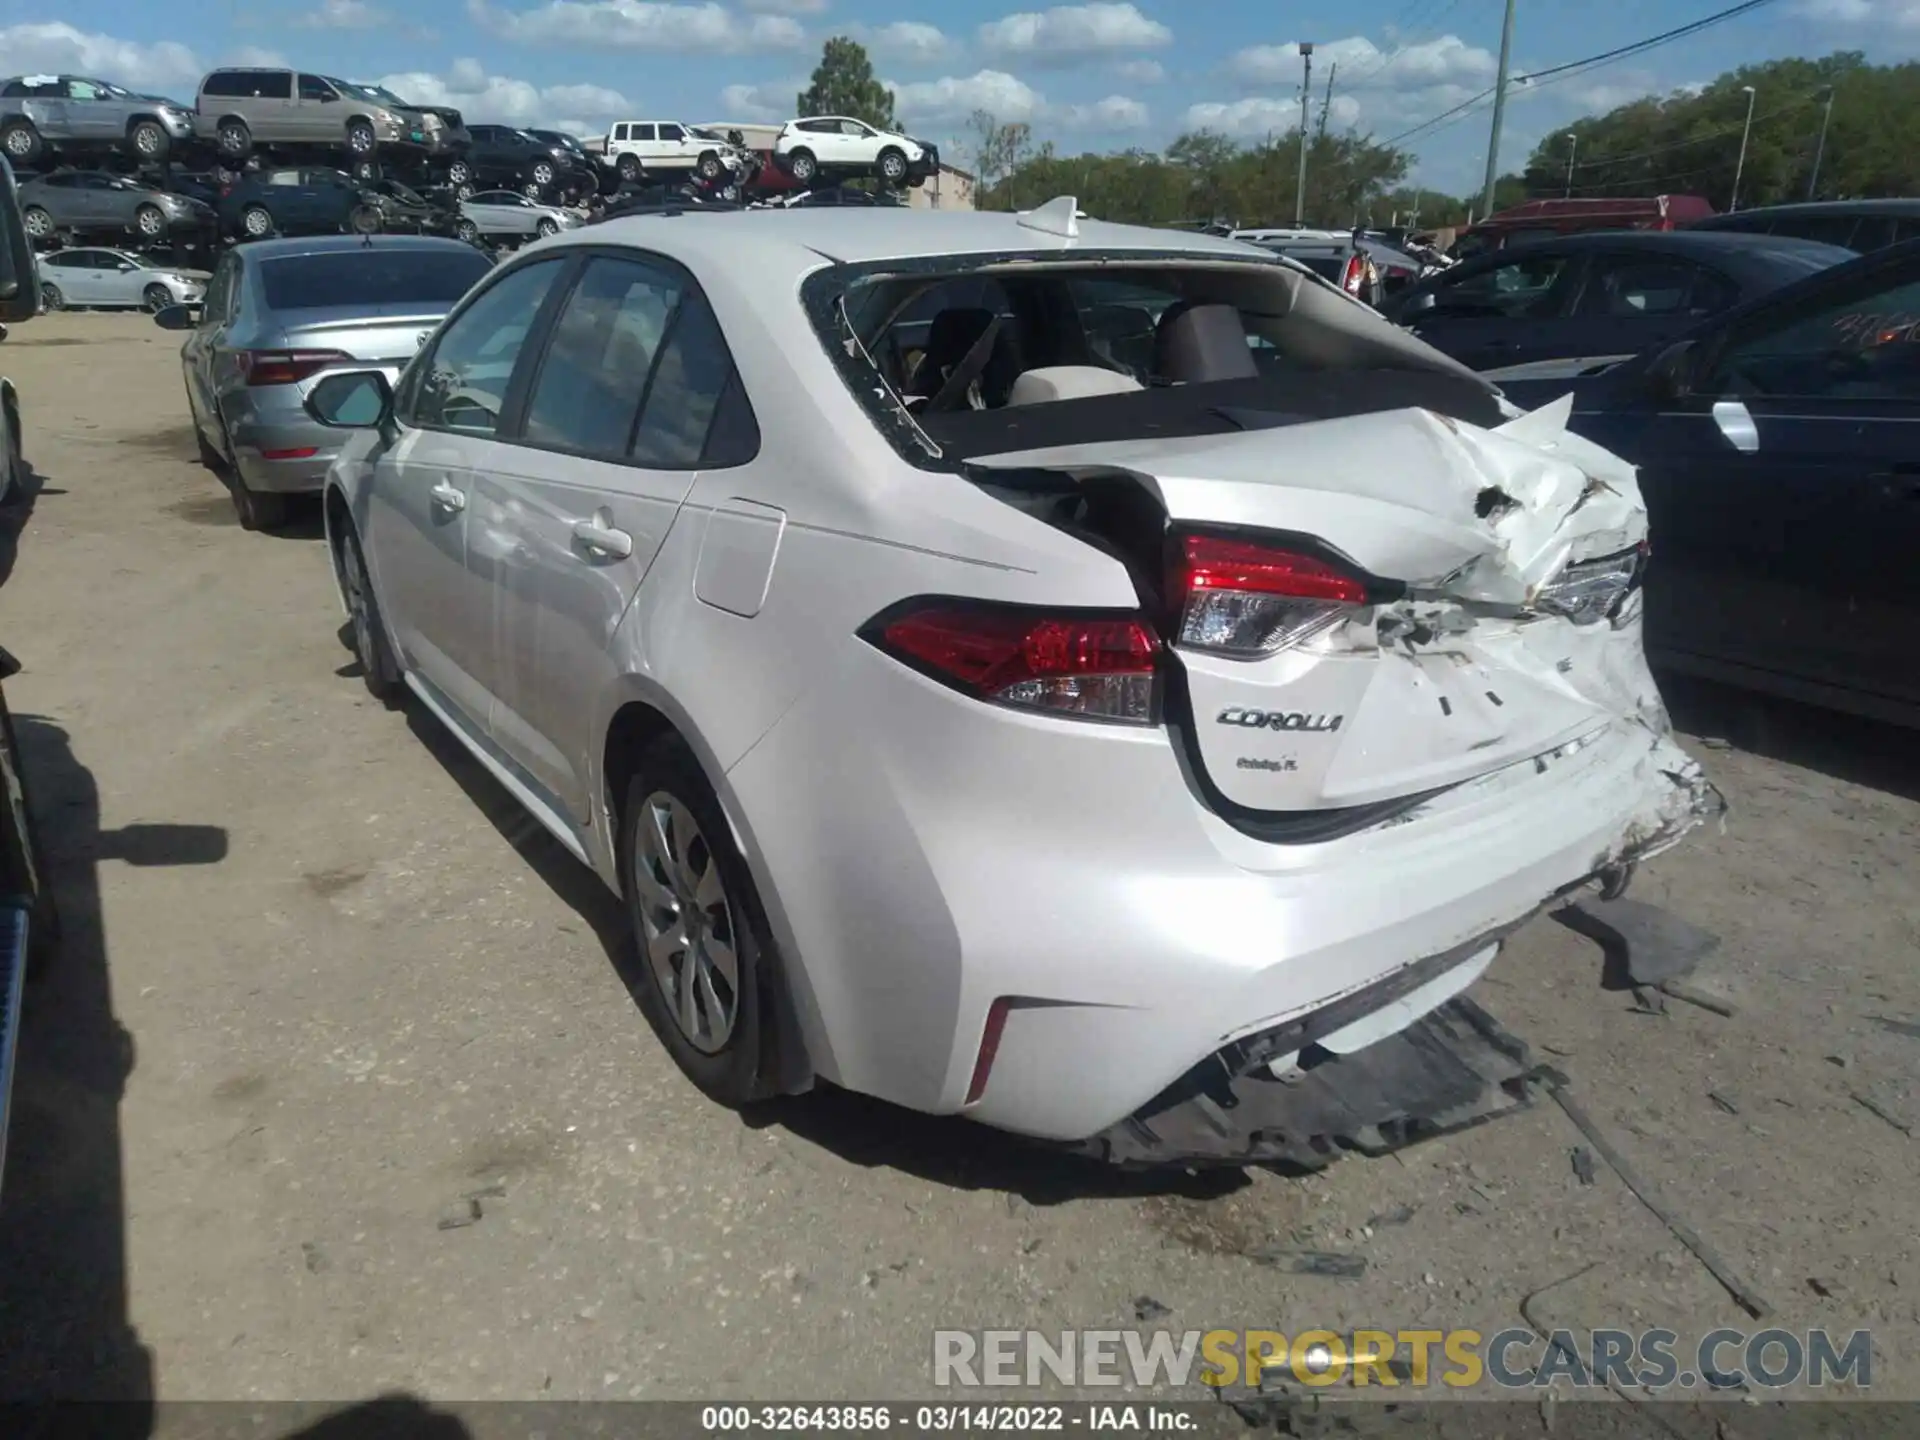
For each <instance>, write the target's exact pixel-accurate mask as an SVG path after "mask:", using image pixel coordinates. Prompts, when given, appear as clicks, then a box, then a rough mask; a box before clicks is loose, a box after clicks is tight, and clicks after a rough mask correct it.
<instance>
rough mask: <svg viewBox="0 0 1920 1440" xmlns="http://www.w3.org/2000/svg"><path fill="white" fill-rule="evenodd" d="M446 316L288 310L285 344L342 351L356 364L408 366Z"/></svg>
mask: <svg viewBox="0 0 1920 1440" xmlns="http://www.w3.org/2000/svg"><path fill="white" fill-rule="evenodd" d="M445 317H446V311H445V310H444V309H438V310H437V309H433V308H431V307H423V306H421V305H419V304H417V303H416V304H412V305H376V306H357V307H355V308H354V309H353V310H352V311H351V312H350V313H349V312H343V311H340V310H335V309H319V310H284V311H281V312H280V315H279V317H278V318H279V319H280V321H281V323H282V325H283V327H284V329H283V330H282V333H281V338H280V341H279V345H280V347H281V348H284V349H288V350H338V351H340V352H341V353H342V354H344V355H350V356H352V357H353V358H354V359H355V360H366V361H371V362H375V363H393V364H400V365H404V364H405V363H406V362H407V361H409V360H411V359H412V358H413V356H414V352H415V351H417V350H418V349H419V348H420V347H421V345H422V344H424V343H425V342H426V338H427V336H429V335H431V334H432V333H433V330H434V327H435V326H437V325H438V324H439V323H440V322H441V320H443V319H444V318H445Z"/></svg>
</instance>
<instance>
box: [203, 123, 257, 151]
mask: <svg viewBox="0 0 1920 1440" xmlns="http://www.w3.org/2000/svg"><path fill="white" fill-rule="evenodd" d="M213 136H214V144H215V145H217V146H219V148H220V153H221V154H222V155H224V156H226V157H227V159H229V160H244V159H246V158H247V155H248V154H249V153H250V152H251V151H252V149H253V132H252V131H251V130H249V129H248V128H247V122H246V121H244V120H237V119H236V120H222V121H221V122H220V128H219V129H218V130H216V131H214V132H213Z"/></svg>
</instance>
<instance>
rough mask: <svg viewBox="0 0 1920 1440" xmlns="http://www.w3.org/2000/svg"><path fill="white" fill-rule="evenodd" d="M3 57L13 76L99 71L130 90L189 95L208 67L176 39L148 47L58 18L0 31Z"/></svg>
mask: <svg viewBox="0 0 1920 1440" xmlns="http://www.w3.org/2000/svg"><path fill="white" fill-rule="evenodd" d="M0 56H5V57H6V59H5V65H6V69H7V73H8V74H9V75H24V74H34V73H38V72H41V71H49V72H53V73H56V74H59V73H71V74H80V75H98V76H99V77H100V78H101V79H102V80H111V81H113V82H114V83H115V84H118V85H125V86H126V87H127V88H128V89H130V90H143V91H144V90H158V91H165V90H176V91H179V92H180V93H181V94H183V95H186V96H189V97H191V96H192V94H193V93H194V91H195V90H196V89H198V87H199V84H200V77H201V76H202V75H203V74H205V73H206V68H207V67H206V66H205V65H203V64H202V63H201V62H200V59H199V57H198V56H196V55H195V54H194V53H193V51H191V50H189V49H188V48H187V47H186V46H184V45H180V44H177V43H175V42H174V41H171V40H161V41H157V42H155V43H154V44H151V45H146V44H141V43H139V42H137V41H133V40H118V39H115V38H114V37H113V36H111V35H101V34H98V33H89V32H87V31H83V30H77V29H75V28H74V27H73V26H71V25H67V24H64V23H62V22H59V21H47V22H40V23H35V24H28V25H9V26H7V27H6V28H5V29H0Z"/></svg>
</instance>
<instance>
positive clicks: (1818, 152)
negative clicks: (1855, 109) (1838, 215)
mask: <svg viewBox="0 0 1920 1440" xmlns="http://www.w3.org/2000/svg"><path fill="white" fill-rule="evenodd" d="M1831 119H1833V86H1831V85H1829V86H1827V108H1826V111H1825V112H1824V113H1823V114H1822V115H1821V116H1820V139H1819V140H1818V141H1817V142H1816V143H1815V145H1814V147H1813V173H1812V174H1811V175H1809V176H1807V199H1809V200H1811V199H1813V191H1814V187H1815V186H1817V185H1818V184H1819V183H1820V160H1821V157H1822V156H1824V155H1825V154H1826V153H1827V122H1828V121H1830V120H1831Z"/></svg>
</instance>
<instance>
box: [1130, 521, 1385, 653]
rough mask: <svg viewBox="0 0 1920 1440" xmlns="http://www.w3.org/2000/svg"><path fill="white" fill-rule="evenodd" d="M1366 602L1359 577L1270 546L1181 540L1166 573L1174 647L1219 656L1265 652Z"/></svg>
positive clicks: (1322, 627)
mask: <svg viewBox="0 0 1920 1440" xmlns="http://www.w3.org/2000/svg"><path fill="white" fill-rule="evenodd" d="M1366 603H1367V586H1366V582H1365V581H1363V580H1362V579H1361V578H1360V577H1359V576H1357V575H1355V574H1353V573H1352V572H1350V571H1347V570H1344V569H1342V568H1341V567H1340V566H1338V565H1336V564H1333V563H1332V562H1330V561H1327V560H1322V559H1320V558H1319V557H1317V556H1314V555H1307V554H1303V553H1301V552H1300V551H1297V550H1288V549H1285V548H1283V547H1280V546H1275V545H1263V544H1260V543H1259V542H1257V541H1252V540H1240V539H1234V538H1231V537H1226V536H1218V535H1183V536H1181V537H1180V539H1179V541H1178V542H1177V544H1176V547H1175V550H1174V555H1173V561H1172V564H1171V565H1170V566H1169V567H1168V574H1167V604H1168V607H1169V609H1171V610H1172V611H1173V612H1174V614H1176V615H1177V616H1178V617H1179V623H1180V629H1179V636H1180V643H1181V644H1182V645H1186V646H1191V647H1192V648H1194V649H1196V650H1213V651H1218V652H1219V653H1221V654H1225V655H1241V656H1256V655H1271V654H1273V653H1274V652H1275V651H1277V650H1282V649H1284V648H1286V647H1287V646H1289V645H1295V644H1298V643H1299V642H1300V641H1302V640H1305V639H1307V638H1308V637H1309V636H1311V635H1315V634H1318V633H1319V632H1320V631H1322V630H1325V629H1327V628H1328V627H1329V626H1331V625H1333V624H1334V623H1335V622H1337V621H1338V620H1340V619H1341V618H1342V617H1344V616H1345V615H1346V614H1347V613H1348V611H1349V610H1350V609H1351V608H1352V607H1354V606H1357V605H1364V604H1366Z"/></svg>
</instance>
